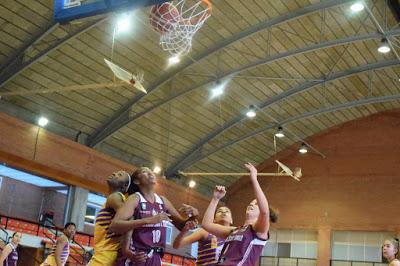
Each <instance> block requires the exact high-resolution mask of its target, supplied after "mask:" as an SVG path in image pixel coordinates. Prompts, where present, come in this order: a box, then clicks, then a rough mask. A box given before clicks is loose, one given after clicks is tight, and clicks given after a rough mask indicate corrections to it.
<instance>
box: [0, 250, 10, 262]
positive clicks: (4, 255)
mask: <svg viewBox="0 0 400 266" xmlns="http://www.w3.org/2000/svg"><path fill="white" fill-rule="evenodd" d="M11 251H12V248H11V247H10V245H6V246H4V249H3V251H2V252H1V255H0V265H3V263H4V261H5V260H6V258H7V257H8V255H10V253H11Z"/></svg>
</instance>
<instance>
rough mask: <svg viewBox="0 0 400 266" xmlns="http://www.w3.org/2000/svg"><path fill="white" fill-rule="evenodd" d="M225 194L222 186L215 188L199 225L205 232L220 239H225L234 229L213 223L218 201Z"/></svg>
mask: <svg viewBox="0 0 400 266" xmlns="http://www.w3.org/2000/svg"><path fill="white" fill-rule="evenodd" d="M225 194H226V190H225V187H224V186H216V187H215V189H214V194H213V197H212V199H211V201H210V204H209V205H208V207H207V210H206V212H205V213H204V216H203V221H202V223H201V225H202V226H203V228H204V229H205V230H206V231H207V232H209V233H211V234H213V235H216V236H219V237H221V238H227V237H228V236H229V235H230V233H231V232H232V230H233V229H235V227H233V226H224V225H220V224H216V223H214V213H215V210H216V209H217V206H218V203H219V200H220V199H222V198H223V197H224V196H225Z"/></svg>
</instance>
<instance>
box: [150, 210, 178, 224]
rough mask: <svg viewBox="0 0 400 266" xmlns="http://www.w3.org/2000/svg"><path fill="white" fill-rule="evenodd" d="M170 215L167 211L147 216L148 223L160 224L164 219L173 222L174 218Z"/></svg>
mask: <svg viewBox="0 0 400 266" xmlns="http://www.w3.org/2000/svg"><path fill="white" fill-rule="evenodd" d="M170 216H171V215H170V214H168V213H166V212H162V213H159V214H157V215H154V216H152V217H149V218H147V219H148V224H158V223H161V222H162V221H168V222H171V221H172V220H171V219H170V218H169V217H170Z"/></svg>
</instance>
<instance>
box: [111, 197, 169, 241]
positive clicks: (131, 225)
mask: <svg viewBox="0 0 400 266" xmlns="http://www.w3.org/2000/svg"><path fill="white" fill-rule="evenodd" d="M138 204H139V197H138V196H137V195H131V196H129V198H128V200H127V201H126V202H125V203H124V205H123V206H122V207H121V208H119V209H118V211H117V213H116V214H115V216H114V219H113V220H112V222H111V225H110V228H109V229H108V230H109V231H110V232H113V233H117V234H123V233H126V232H128V231H130V230H133V229H135V228H138V227H141V226H143V225H145V224H157V223H160V222H161V221H164V220H165V221H169V220H170V219H169V217H168V214H167V213H159V214H157V215H155V216H152V217H148V218H143V219H138V220H130V219H131V218H132V217H133V214H134V211H135V209H136V207H137V206H138Z"/></svg>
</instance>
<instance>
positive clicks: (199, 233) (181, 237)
mask: <svg viewBox="0 0 400 266" xmlns="http://www.w3.org/2000/svg"><path fill="white" fill-rule="evenodd" d="M190 223H193V222H187V223H186V225H185V226H184V227H183V229H182V230H181V232H180V233H179V234H178V235H177V236H176V237H175V240H174V243H173V245H172V246H173V247H174V248H175V249H178V248H181V247H184V246H187V245H190V244H192V243H194V242H198V241H200V240H204V239H206V238H207V235H208V234H207V232H206V231H205V230H204V229H203V228H200V229H199V230H196V231H195V232H194V233H193V234H190V235H188V236H185V235H186V233H187V232H188V231H189V230H190V228H192V227H193V226H194V225H193V224H190Z"/></svg>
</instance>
